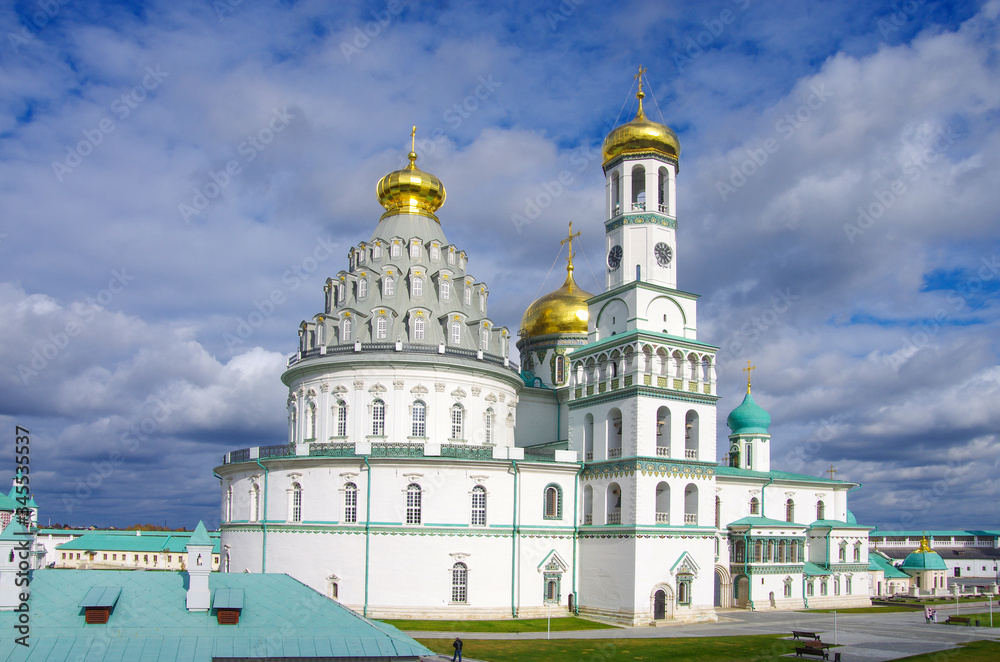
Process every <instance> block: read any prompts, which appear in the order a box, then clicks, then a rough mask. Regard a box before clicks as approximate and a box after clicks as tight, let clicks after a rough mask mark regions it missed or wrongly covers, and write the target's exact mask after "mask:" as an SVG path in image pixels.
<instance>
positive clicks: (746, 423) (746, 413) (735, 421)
mask: <svg viewBox="0 0 1000 662" xmlns="http://www.w3.org/2000/svg"><path fill="white" fill-rule="evenodd" d="M726 425H728V426H729V429H730V430H732V433H733V434H767V433H768V432H767V429H768V427H770V425H771V415H770V414H768V413H767V412H766V411H764V408H763V407H761V406H760V405H758V404H757V403H756V402H754V401H753V396H752V395H750V391H749V390H747V394H746V397H744V398H743V402H741V403H740V405H739V406H738V407H737V408H736V409H734V410H733V411H732V412H730V413H729V417H728V418H727V419H726Z"/></svg>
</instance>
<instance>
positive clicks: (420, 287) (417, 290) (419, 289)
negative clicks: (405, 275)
mask: <svg viewBox="0 0 1000 662" xmlns="http://www.w3.org/2000/svg"><path fill="white" fill-rule="evenodd" d="M410 290H411V294H412V296H415V297H419V296H423V295H424V279H423V278H421V277H420V276H414V277H413V282H412V284H411V285H410Z"/></svg>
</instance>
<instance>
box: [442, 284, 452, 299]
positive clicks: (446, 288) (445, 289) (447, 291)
mask: <svg viewBox="0 0 1000 662" xmlns="http://www.w3.org/2000/svg"><path fill="white" fill-rule="evenodd" d="M450 297H451V283H449V282H448V281H446V280H442V281H441V301H447V300H448V299H449V298H450Z"/></svg>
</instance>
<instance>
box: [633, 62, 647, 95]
mask: <svg viewBox="0 0 1000 662" xmlns="http://www.w3.org/2000/svg"><path fill="white" fill-rule="evenodd" d="M644 73H646V67H644V66H642V65H641V64H640V65H639V73H637V74H636V75H635V76H632V78H634V79H636V80H638V81H639V91H640V92H641V91H642V75H643V74H644Z"/></svg>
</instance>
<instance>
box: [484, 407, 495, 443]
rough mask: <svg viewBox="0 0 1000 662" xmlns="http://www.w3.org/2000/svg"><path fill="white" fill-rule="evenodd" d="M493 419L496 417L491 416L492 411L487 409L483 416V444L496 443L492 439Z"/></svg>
mask: <svg viewBox="0 0 1000 662" xmlns="http://www.w3.org/2000/svg"><path fill="white" fill-rule="evenodd" d="M495 419H496V416H495V415H494V414H493V410H492V409H487V410H486V413H485V414H483V430H484V434H483V443H484V444H494V443H496V441H495V440H494V439H493V437H494V431H493V425H494V420H495Z"/></svg>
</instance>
